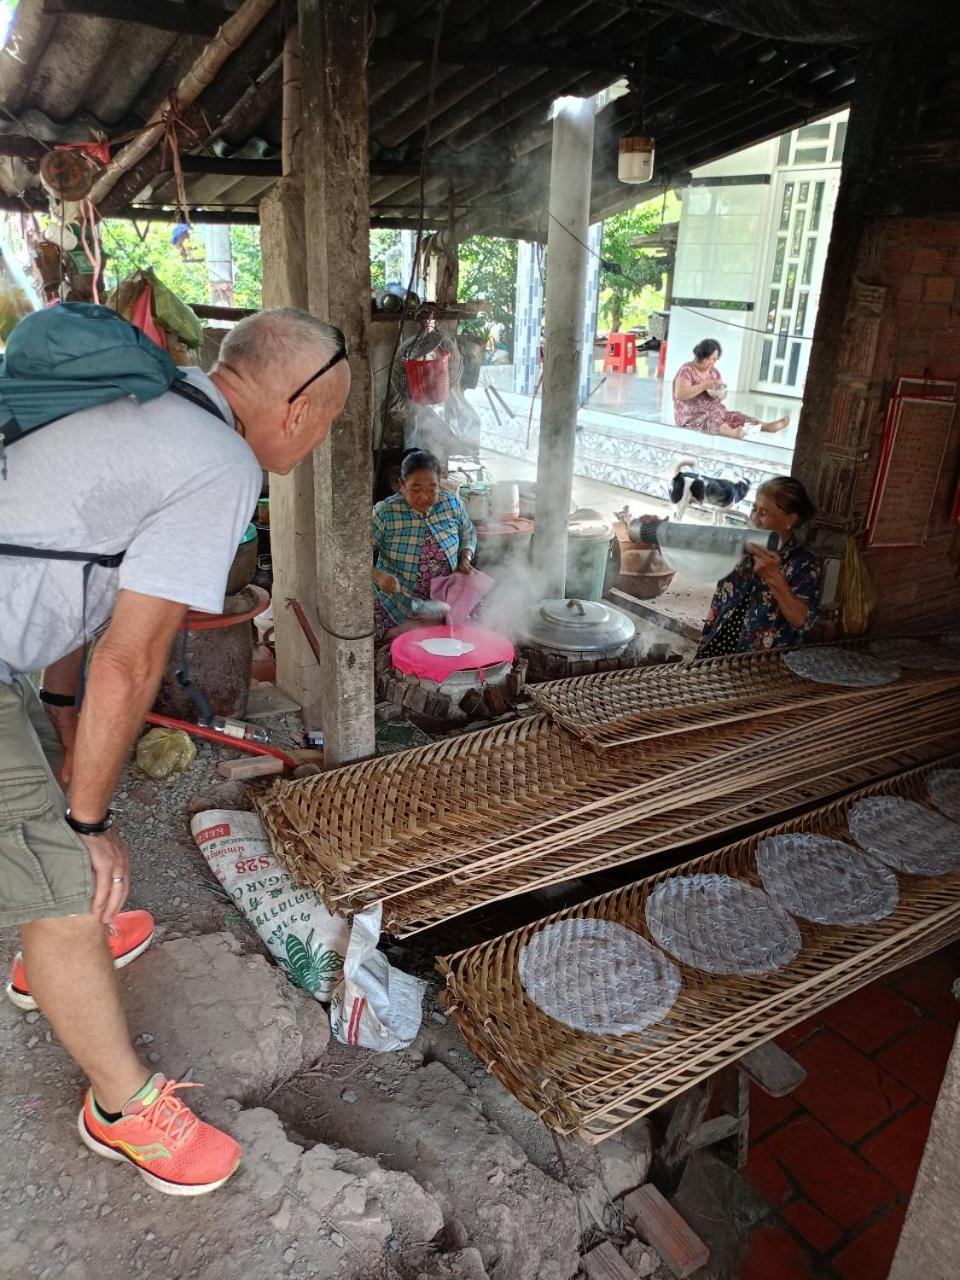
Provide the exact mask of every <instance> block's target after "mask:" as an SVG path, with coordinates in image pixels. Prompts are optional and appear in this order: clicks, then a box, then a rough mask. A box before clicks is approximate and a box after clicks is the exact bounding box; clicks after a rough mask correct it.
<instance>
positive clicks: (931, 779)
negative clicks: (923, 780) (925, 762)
mask: <svg viewBox="0 0 960 1280" xmlns="http://www.w3.org/2000/svg"><path fill="white" fill-rule="evenodd" d="M927 791H928V792H929V793H930V799H931V800H932V801H933V803H934V804H935V805H936V806H937V808H938V809H939V810H940V812H941V813H945V814H946V815H947V817H948V818H952V819H953V820H954V822H960V769H937V771H936V772H935V773H931V774H928V775H927Z"/></svg>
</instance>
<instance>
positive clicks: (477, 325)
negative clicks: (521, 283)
mask: <svg viewBox="0 0 960 1280" xmlns="http://www.w3.org/2000/svg"><path fill="white" fill-rule="evenodd" d="M516 291H517V242H516V240H501V239H499V238H495V237H491V236H471V238H470V239H469V240H464V242H463V244H461V245H460V284H459V287H458V289H457V295H458V297H459V299H460V301H461V302H474V301H480V300H481V299H482V300H484V301H485V302H486V304H487V305H486V307H485V308H484V310H483V312H482V313H481V314H480V315H479V316H478V317H477V318H476V319H475V320H467V321H465V322H464V323H463V324H462V325H461V326H460V327H461V329H462V330H463V331H464V332H465V333H474V334H476V335H477V336H478V337H485V336H486V334H487V332H488V329H489V325H490V323H491V322H495V323H497V324H500V325H502V326H503V334H502V338H501V341H503V342H505V343H506V344H507V346H508V347H512V346H513V320H514V306H515V300H516Z"/></svg>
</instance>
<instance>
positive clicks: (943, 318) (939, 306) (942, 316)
mask: <svg viewBox="0 0 960 1280" xmlns="http://www.w3.org/2000/svg"><path fill="white" fill-rule="evenodd" d="M952 325H953V314H952V312H951V310H950V308H949V307H948V306H947V304H946V303H943V302H926V303H924V304H923V306H921V307H920V309H919V311H918V313H917V328H918V329H949V328H951V327H952Z"/></svg>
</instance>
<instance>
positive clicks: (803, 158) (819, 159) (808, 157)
mask: <svg viewBox="0 0 960 1280" xmlns="http://www.w3.org/2000/svg"><path fill="white" fill-rule="evenodd" d="M826 162H827V148H826V147H797V149H796V151H795V152H794V153H793V163H794V164H826Z"/></svg>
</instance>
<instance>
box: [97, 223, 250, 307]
mask: <svg viewBox="0 0 960 1280" xmlns="http://www.w3.org/2000/svg"><path fill="white" fill-rule="evenodd" d="M172 236H173V225H172V224H171V223H169V222H146V223H144V224H143V225H142V226H141V225H140V224H138V223H133V222H128V221H126V220H125V219H119V218H117V219H114V218H108V219H107V220H106V221H105V222H103V223H102V224H101V238H102V240H103V248H104V253H105V254H106V257H107V262H106V267H105V271H104V277H105V279H106V283H107V287H108V288H110V289H113V288H114V287H115V285H116V284H117V282H118V280H123V279H125V278H126V277H127V276H128V275H130V274H131V272H133V271H138V270H143V269H145V268H146V267H151V268H152V269H153V271H154V272H155V273H156V274H157V276H158V277H159V278H160V279H161V280H162V281H163V283H164V284H165V285H166V286H167V288H168V289H172V290H173V292H174V293H175V294H176V295H177V296H178V297H179V298H180V300H181V301H182V302H186V303H193V302H206V301H207V297H208V294H209V284H208V279H207V255H206V250H205V248H204V244H203V235H202V233H201V231H200V228H199V226H197V227H194V229H193V231H192V232H191V234H190V236H189V237H188V238H187V240H186V241H185V242H184V243H183V244H182V245H181V246H180V247H177V246H176V245H174V243H173V240H172ZM230 244H231V248H232V250H233V267H234V301H235V303H236V305H237V306H238V307H259V306H261V305H262V300H263V259H262V258H261V256H260V228H259V227H255V226H235V227H231V228H230Z"/></svg>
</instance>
